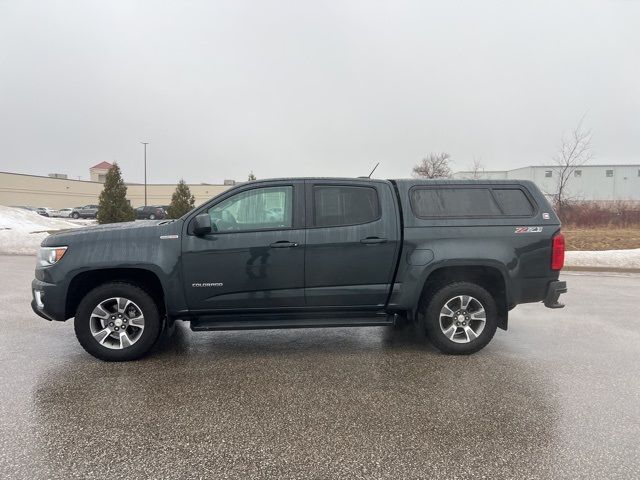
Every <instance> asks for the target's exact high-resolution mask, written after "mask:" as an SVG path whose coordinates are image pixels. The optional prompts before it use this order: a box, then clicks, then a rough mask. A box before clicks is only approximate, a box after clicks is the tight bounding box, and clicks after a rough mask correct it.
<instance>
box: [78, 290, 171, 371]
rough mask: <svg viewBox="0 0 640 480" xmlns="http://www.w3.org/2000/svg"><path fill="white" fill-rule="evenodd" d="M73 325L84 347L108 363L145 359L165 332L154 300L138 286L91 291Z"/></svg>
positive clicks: (79, 308) (81, 303) (80, 307)
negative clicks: (162, 331)
mask: <svg viewBox="0 0 640 480" xmlns="http://www.w3.org/2000/svg"><path fill="white" fill-rule="evenodd" d="M74 325H75V331H76V337H77V338H78V341H79V342H80V344H81V345H82V347H83V348H84V349H85V350H86V351H87V352H89V353H90V354H91V355H93V356H94V357H96V358H99V359H101V360H105V361H127V360H135V359H137V358H140V357H142V356H144V355H145V354H146V353H147V352H148V351H149V350H150V349H151V347H152V346H153V345H154V343H155V342H156V340H157V338H158V335H159V334H160V331H161V329H162V322H161V319H160V314H159V312H158V307H157V305H156V303H155V301H154V300H153V298H151V296H150V295H149V294H148V293H147V292H145V291H144V290H143V289H141V288H140V287H138V286H137V285H133V284H129V283H119V282H113V283H106V284H104V285H100V286H99V287H96V288H95V289H93V290H91V291H90V292H89V293H88V294H87V295H86V296H85V297H84V298H83V299H82V301H81V302H80V305H79V306H78V310H77V312H76V317H75V320H74Z"/></svg>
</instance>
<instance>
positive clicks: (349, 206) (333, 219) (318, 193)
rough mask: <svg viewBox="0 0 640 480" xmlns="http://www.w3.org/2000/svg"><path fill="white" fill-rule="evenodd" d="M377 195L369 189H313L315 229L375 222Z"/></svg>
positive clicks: (333, 187) (345, 187)
mask: <svg viewBox="0 0 640 480" xmlns="http://www.w3.org/2000/svg"><path fill="white" fill-rule="evenodd" d="M379 216H380V215H379V206H378V194H377V192H376V189H375V188H371V187H350V186H349V187H348V186H333V185H327V186H316V187H313V217H314V224H315V226H317V227H330V226H339V225H356V224H359V223H367V222H372V221H374V220H377V219H378V217H379Z"/></svg>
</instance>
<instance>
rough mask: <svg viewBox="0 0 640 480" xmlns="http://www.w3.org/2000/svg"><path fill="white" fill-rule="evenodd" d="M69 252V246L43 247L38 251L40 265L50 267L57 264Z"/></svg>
mask: <svg viewBox="0 0 640 480" xmlns="http://www.w3.org/2000/svg"><path fill="white" fill-rule="evenodd" d="M66 252H67V247H41V248H40V250H39V251H38V265H40V266H43V267H48V266H50V265H55V264H56V263H58V262H59V261H60V259H61V258H62V257H63V256H64V254H65V253H66Z"/></svg>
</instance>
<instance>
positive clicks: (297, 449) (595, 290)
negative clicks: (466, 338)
mask: <svg viewBox="0 0 640 480" xmlns="http://www.w3.org/2000/svg"><path fill="white" fill-rule="evenodd" d="M0 265H1V267H2V273H3V275H2V276H1V277H0V312H2V314H1V315H0V358H1V360H2V370H1V371H0V477H3V478H13V479H17V478H242V479H246V478H318V479H328V478H349V479H353V478H389V479H399V478H436V477H438V478H487V479H498V478H545V479H547V478H581V479H586V478H594V479H601V478H608V479H611V478H638V476H639V472H640V457H639V451H640V448H639V443H638V439H639V434H640V316H639V315H638V303H639V302H640V275H633V274H626V275H625V274H606V273H597V274H588V273H580V274H577V273H576V274H565V275H564V279H565V280H567V282H568V284H569V294H568V295H565V296H564V297H563V298H564V300H565V301H566V303H567V305H568V306H567V308H565V309H564V310H549V309H546V308H544V307H543V306H542V305H540V304H531V305H522V306H519V307H517V308H516V309H515V310H514V311H512V312H511V319H510V326H509V331H508V332H504V331H502V330H498V333H497V334H496V336H495V338H494V340H493V341H492V342H491V343H490V344H489V346H488V347H486V348H485V349H484V350H482V351H481V352H479V353H477V354H475V355H472V356H469V357H451V356H445V355H442V354H440V353H438V352H437V351H435V350H434V349H433V348H432V347H430V346H429V345H428V344H425V343H424V341H423V340H422V338H421V337H420V336H419V335H418V334H417V333H416V332H415V330H414V329H412V328H407V329H404V330H401V331H396V330H393V329H390V328H350V329H347V328H342V329H313V330H269V331H244V332H243V331H236V332H210V333H209V332H207V333H192V332H191V331H190V330H189V328H188V324H186V323H185V324H179V325H178V328H177V331H176V334H175V336H174V337H173V338H172V339H171V341H170V342H167V344H165V345H164V346H162V347H160V348H158V349H157V350H156V351H155V352H154V353H153V355H151V356H150V357H148V358H146V359H144V360H141V361H138V362H133V363H121V364H109V363H103V362H101V361H99V360H96V359H94V358H93V357H91V356H89V355H88V354H86V353H85V352H84V351H83V350H82V348H81V347H80V345H79V344H78V343H77V341H76V339H75V336H74V333H73V324H72V322H66V323H50V322H47V321H45V320H42V319H40V318H39V317H37V316H36V315H34V314H33V313H32V312H31V309H30V306H29V301H30V291H29V284H30V281H31V278H32V276H33V267H34V259H33V258H30V257H19V256H0Z"/></svg>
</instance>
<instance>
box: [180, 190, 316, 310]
mask: <svg viewBox="0 0 640 480" xmlns="http://www.w3.org/2000/svg"><path fill="white" fill-rule="evenodd" d="M303 188H304V184H303V182H299V181H293V182H283V183H268V184H264V185H262V186H261V185H260V184H253V185H247V186H246V187H245V188H243V187H240V188H239V189H234V190H233V191H232V192H229V194H228V195H226V196H224V197H223V198H221V199H220V200H217V201H215V202H214V203H213V204H211V205H210V206H208V207H207V208H206V209H205V210H203V211H200V212H198V213H204V212H207V213H209V215H210V216H211V223H212V226H213V229H214V231H212V232H211V233H210V234H208V235H204V236H195V235H193V234H189V233H187V234H186V235H185V236H184V240H183V256H182V268H183V276H184V279H185V290H186V297H187V302H188V305H189V309H190V310H191V311H192V312H193V313H206V312H215V311H221V310H226V309H233V310H234V311H239V310H243V311H248V312H250V311H252V310H269V309H282V308H289V307H301V306H304V274H303V272H304V230H303V228H302V227H303V225H302V222H303V215H304V210H303V209H304V194H303Z"/></svg>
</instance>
